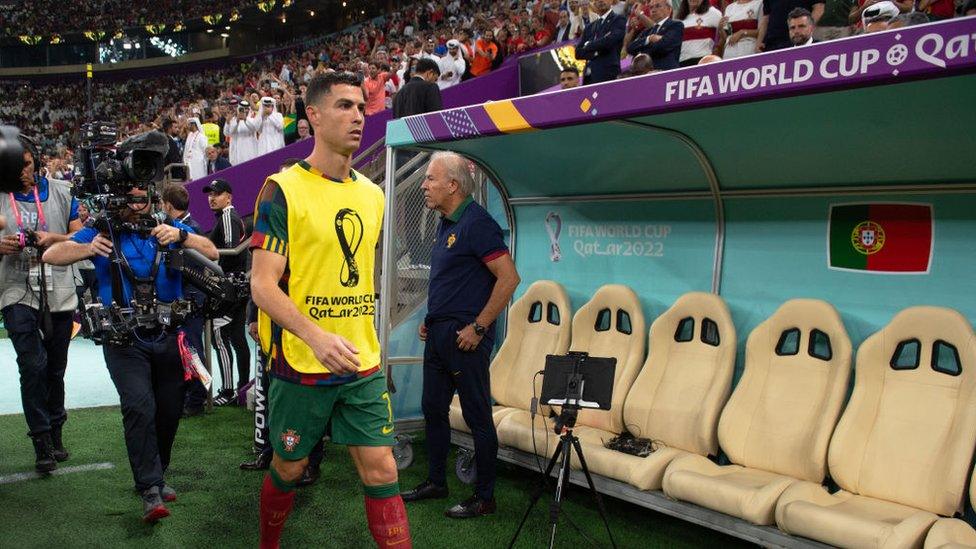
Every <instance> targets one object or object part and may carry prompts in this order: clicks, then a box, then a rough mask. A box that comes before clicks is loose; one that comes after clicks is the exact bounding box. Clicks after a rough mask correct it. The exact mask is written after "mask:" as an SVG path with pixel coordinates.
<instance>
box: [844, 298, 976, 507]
mask: <svg viewBox="0 0 976 549" xmlns="http://www.w3.org/2000/svg"><path fill="white" fill-rule="evenodd" d="M855 380H856V382H855V384H854V392H853V393H852V394H851V400H850V402H849V403H848V405H847V409H846V410H845V411H844V416H843V417H842V418H841V420H840V423H838V424H837V430H836V432H835V433H834V436H833V439H832V440H831V442H830V453H829V458H828V459H829V464H830V474H831V476H833V478H834V480H835V481H836V482H837V484H838V485H839V486H840V487H841V488H843V489H845V490H847V491H850V492H854V493H857V494H861V495H865V496H870V497H874V498H878V499H884V500H888V501H893V502H896V503H901V504H903V505H909V506H912V507H917V508H919V509H925V510H927V511H931V512H933V513H938V514H940V515H951V514H953V513H955V512H956V511H957V510H960V509H961V508H962V503H963V497H964V495H965V493H966V492H965V488H966V486H965V485H966V474H967V473H968V471H969V466H970V463H971V462H970V460H971V458H972V455H973V447H974V445H976V395H974V391H973V389H974V387H976V335H974V334H973V328H972V325H970V323H969V321H968V320H966V318H965V317H964V316H962V315H961V314H959V313H958V312H957V311H954V310H952V309H947V308H943V307H910V308H908V309H905V310H903V311H901V312H900V313H898V314H897V315H895V317H894V318H893V319H892V320H891V322H890V323H889V324H888V325H887V326H885V327H884V328H882V329H881V331H879V332H877V333H875V334H873V335H872V336H871V337H869V338H867V339H866V340H864V343H862V344H861V347H860V348H859V349H858V351H857V370H856V373H855Z"/></svg>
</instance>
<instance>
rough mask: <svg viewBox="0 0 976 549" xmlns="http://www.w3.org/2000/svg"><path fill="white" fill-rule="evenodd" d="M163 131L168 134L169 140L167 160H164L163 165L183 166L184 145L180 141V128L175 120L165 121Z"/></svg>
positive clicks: (168, 119)
mask: <svg viewBox="0 0 976 549" xmlns="http://www.w3.org/2000/svg"><path fill="white" fill-rule="evenodd" d="M162 130H163V133H164V134H166V138H167V139H169V151H168V152H167V153H166V158H164V159H163V165H164V166H168V165H170V164H182V163H183V143H181V142H180V140H179V135H180V129H179V126H177V125H176V121H175V120H173V119H172V118H167V119H166V120H163V125H162Z"/></svg>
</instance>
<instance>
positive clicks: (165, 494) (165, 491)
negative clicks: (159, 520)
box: [159, 483, 176, 503]
mask: <svg viewBox="0 0 976 549" xmlns="http://www.w3.org/2000/svg"><path fill="white" fill-rule="evenodd" d="M159 497H161V498H163V501H165V502H166V503H171V502H174V501H176V490H174V489H173V487H172V486H170V485H169V484H165V483H164V484H163V487H162V488H160V489H159Z"/></svg>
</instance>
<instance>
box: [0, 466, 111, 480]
mask: <svg viewBox="0 0 976 549" xmlns="http://www.w3.org/2000/svg"><path fill="white" fill-rule="evenodd" d="M114 468H115V464H114V463H108V462H104V463H89V464H87V465H72V466H71V467H63V468H59V469H55V470H53V471H51V472H50V473H38V472H36V471H31V472H29V473H14V474H12V475H6V476H2V477H0V484H11V483H14V482H22V481H25V480H34V479H38V478H42V477H46V476H52V475H67V474H68V473H83V472H85V471H101V470H103V469H114Z"/></svg>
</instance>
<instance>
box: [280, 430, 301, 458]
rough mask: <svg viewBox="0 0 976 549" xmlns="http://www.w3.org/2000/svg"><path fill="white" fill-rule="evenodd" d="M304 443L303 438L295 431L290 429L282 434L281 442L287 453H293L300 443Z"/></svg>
mask: <svg viewBox="0 0 976 549" xmlns="http://www.w3.org/2000/svg"><path fill="white" fill-rule="evenodd" d="M301 441H302V437H301V436H299V434H298V433H296V432H295V430H294V429H288V430H287V431H285V432H284V433H281V442H282V443H284V445H285V451H286V452H291V451H293V450H294V449H295V446H298V443H299V442H301Z"/></svg>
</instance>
